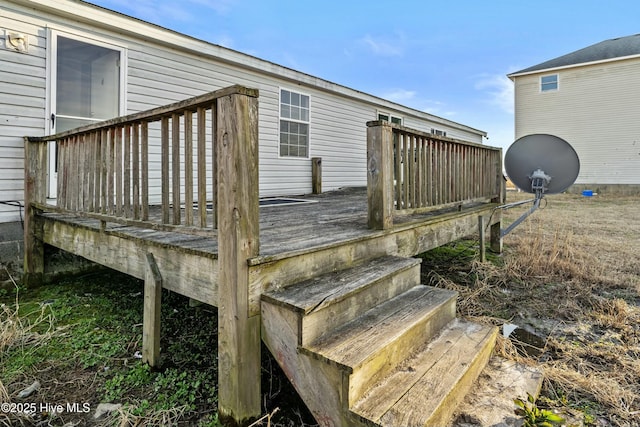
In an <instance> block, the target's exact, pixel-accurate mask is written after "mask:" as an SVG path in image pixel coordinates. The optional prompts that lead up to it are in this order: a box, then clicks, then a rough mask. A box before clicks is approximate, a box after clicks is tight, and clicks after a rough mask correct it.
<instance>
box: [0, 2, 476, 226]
mask: <svg viewBox="0 0 640 427" xmlns="http://www.w3.org/2000/svg"><path fill="white" fill-rule="evenodd" d="M0 9H1V10H2V13H0V28H2V29H6V30H9V31H17V32H21V33H25V34H28V35H29V37H30V48H29V52H28V53H27V54H22V53H17V52H12V51H10V50H7V49H5V48H4V43H2V44H1V45H0V63H1V64H2V67H0V95H1V97H2V98H1V99H2V101H1V103H0V120H2V122H1V123H2V125H1V126H0V149H1V150H2V152H1V154H0V200H22V199H23V190H22V188H23V185H24V184H23V140H22V137H23V136H25V135H29V136H41V135H44V134H45V133H46V130H45V121H46V117H47V114H46V113H47V111H46V108H47V107H46V104H45V101H46V68H45V65H46V63H45V58H46V46H47V41H46V39H45V35H46V34H47V30H46V29H47V28H52V29H55V30H56V31H60V32H75V33H79V34H87V35H88V36H91V37H94V38H96V39H99V40H104V41H108V42H110V43H112V44H113V45H116V46H123V47H126V49H127V51H126V53H127V55H126V61H127V64H126V70H127V75H126V82H127V86H126V93H125V95H124V97H125V99H126V106H125V110H126V111H125V113H126V114H132V113H137V112H140V111H143V110H146V109H149V108H153V107H157V106H161V105H166V104H168V103H172V102H176V101H180V100H184V99H186V98H189V97H192V96H196V95H200V94H203V93H206V92H210V91H213V90H216V89H220V88H223V87H227V86H230V85H234V84H240V85H244V86H247V87H251V88H256V89H258V90H259V92H260V98H259V103H258V105H259V135H260V144H259V159H260V164H259V168H260V195H261V196H277V195H296V194H305V193H309V192H311V160H309V159H300V158H289V157H280V156H279V138H280V136H279V121H280V112H279V107H280V106H279V96H280V88H291V89H293V88H294V87H295V88H296V90H297V89H298V88H299V89H300V91H301V92H302V93H304V94H306V95H308V96H309V97H310V99H311V102H310V111H309V115H310V118H311V119H312V122H311V123H310V127H309V140H310V141H311V143H310V144H309V153H308V157H322V173H323V177H322V178H323V182H322V186H323V190H324V191H330V190H334V189H338V188H340V187H345V186H364V185H366V182H367V174H366V122H367V121H370V120H373V119H374V118H375V117H376V114H377V111H389V112H390V114H393V115H394V116H397V117H402V118H403V125H405V126H408V127H413V128H416V129H419V130H423V131H427V132H428V131H429V129H430V128H431V127H435V126H438V128H442V129H446V131H447V134H448V135H451V136H454V135H455V136H454V137H459V138H460V139H466V140H470V141H473V142H482V133H481V132H480V131H477V130H474V129H472V128H469V127H467V126H464V125H460V124H456V123H455V122H450V121H447V120H445V119H439V118H437V117H433V116H429V115H428V114H426V113H422V112H420V111H417V110H412V109H409V108H405V107H402V106H399V105H398V104H394V103H391V102H388V101H385V100H382V99H380V98H377V97H374V96H371V95H367V94H363V93H361V92H357V91H354V90H352V89H349V88H346V87H344V86H340V85H337V84H334V83H330V82H327V81H325V80H322V79H318V78H316V77H313V76H310V75H308V74H304V73H299V72H296V71H293V70H290V69H287V68H284V67H280V66H278V65H276V64H273V63H270V62H267V61H262V60H259V59H257V58H254V57H250V56H247V55H244V54H241V53H239V52H235V51H232V50H228V49H224V48H221V47H219V46H216V45H212V44H208V43H204V42H201V41H198V40H196V39H193V38H190V37H184V36H182V35H180V34H177V33H175V32H172V31H168V30H165V29H161V28H159V27H155V26H152V25H147V24H145V23H143V22H140V21H137V20H132V19H128V18H126V17H124V16H122V15H119V14H112V13H109V12H108V11H105V10H103V9H100V8H97V7H92V6H90V5H88V4H84V3H78V2H75V1H74V2H70V1H67V0H57V1H56V2H55V4H54V3H51V8H50V9H48V11H47V12H43V11H39V10H38V9H37V8H30V7H23V6H18V5H15V4H14V3H11V2H7V1H4V2H3V3H2V5H1V6H0ZM56 9H58V10H66V11H69V12H70V13H75V14H79V15H82V16H83V19H75V17H71V16H56V15H54V14H53V11H54V10H56ZM63 15H64V13H63ZM91 20H95V21H94V22H92V21H91ZM110 26H116V28H112V29H108V28H109V27H110ZM3 36H4V34H3V33H2V32H0V37H3ZM234 62H235V64H234ZM7 100H10V101H7ZM7 123H8V124H7ZM150 134H151V136H153V129H151V131H150ZM150 161H151V165H150V170H151V173H152V176H151V179H150V190H151V192H152V194H151V200H152V201H158V199H159V194H160V186H161V183H160V167H159V165H160V149H159V144H156V145H154V146H152V147H151V155H150ZM3 209H5V208H3V207H2V206H0V221H9V220H13V219H16V220H17V219H19V216H18V212H17V210H15V209H14V210H13V212H12V213H11V218H9V217H8V216H6V215H5V216H2V212H3Z"/></svg>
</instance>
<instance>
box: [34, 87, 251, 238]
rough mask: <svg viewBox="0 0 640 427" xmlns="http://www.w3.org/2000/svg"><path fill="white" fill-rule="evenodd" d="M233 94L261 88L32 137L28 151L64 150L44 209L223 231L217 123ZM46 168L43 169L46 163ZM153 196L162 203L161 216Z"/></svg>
mask: <svg viewBox="0 0 640 427" xmlns="http://www.w3.org/2000/svg"><path fill="white" fill-rule="evenodd" d="M232 93H242V94H245V95H248V96H254V97H255V96H257V91H256V90H253V89H246V88H243V87H239V86H233V87H230V88H226V89H222V90H218V91H215V92H211V93H207V94H205V95H201V96H197V97H194V98H191V99H188V100H185V101H181V102H177V103H174V104H171V105H167V106H163V107H159V108H155V109H152V110H149V111H145V112H142V113H137V114H132V115H129V116H124V117H119V118H116V119H112V120H107V121H105V122H101V123H96V124H92V125H89V126H85V127H82V128H77V129H72V130H69V131H66V132H62V133H59V134H56V135H51V136H45V137H38V138H33V137H29V138H26V145H27V150H26V151H27V152H34V151H37V149H36V150H34V149H35V148H36V147H35V146H38V145H39V147H38V149H40V150H44V149H45V146H46V143H49V142H55V143H56V147H57V155H56V157H57V161H56V169H57V177H58V178H57V191H56V193H57V194H56V198H55V204H47V201H46V198H44V197H42V195H41V197H39V200H37V202H36V201H34V202H35V203H39V206H37V207H39V208H41V209H43V210H49V211H56V212H63V213H64V212H67V213H73V214H75V215H81V216H86V217H92V218H96V219H100V220H103V221H110V222H116V223H124V224H131V225H133V224H135V225H137V226H141V227H149V228H156V229H169V230H171V229H175V228H180V229H181V230H182V231H185V232H195V233H199V232H202V230H211V229H213V228H216V227H217V215H216V213H217V209H216V194H217V174H216V170H217V158H216V153H217V148H216V144H217V139H218V138H217V136H216V128H217V123H218V121H219V120H221V117H224V116H225V115H226V114H228V113H227V112H224V111H219V109H218V106H217V101H218V99H220V98H221V97H223V96H227V95H229V94H232ZM150 141H151V142H150ZM29 146H31V147H29ZM158 146H159V153H158ZM29 148H31V149H29ZM158 163H159V165H158ZM150 168H151V170H150ZM38 169H39V171H40V173H42V172H43V171H44V170H46V166H45V165H39V166H38ZM158 169H160V174H159V176H158V174H157V170H158ZM31 172H35V171H31ZM158 187H160V188H159V191H158ZM39 191H43V190H42V189H40V190H39ZM154 198H155V199H156V200H153V199H154ZM150 199H151V202H152V203H151V204H159V205H160V209H159V212H158V213H157V215H155V216H154V215H153V213H150V211H149V206H150Z"/></svg>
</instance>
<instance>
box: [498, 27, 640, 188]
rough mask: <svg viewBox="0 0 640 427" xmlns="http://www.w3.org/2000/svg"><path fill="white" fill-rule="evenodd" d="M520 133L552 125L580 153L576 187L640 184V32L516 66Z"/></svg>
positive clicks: (550, 128)
mask: <svg viewBox="0 0 640 427" xmlns="http://www.w3.org/2000/svg"><path fill="white" fill-rule="evenodd" d="M508 77H509V78H510V79H511V80H512V81H513V82H514V86H515V136H516V138H520V137H521V136H524V135H528V134H533V133H548V134H553V135H556V136H559V137H561V138H563V139H565V140H566V141H567V142H569V143H570V144H571V145H572V146H573V148H574V149H575V150H576V152H577V153H578V156H579V157H580V163H581V170H580V175H579V176H578V179H577V181H576V185H575V186H574V187H573V189H574V190H581V189H585V188H589V189H593V190H594V191H600V192H630V191H631V192H638V191H640V120H638V118H639V117H640V102H639V101H638V100H640V34H637V35H633V36H628V37H620V38H616V39H611V40H605V41H603V42H600V43H596V44H594V45H592V46H589V47H586V48H584V49H580V50H577V51H575V52H572V53H569V54H567V55H563V56H560V57H558V58H555V59H551V60H549V61H546V62H543V63H541V64H538V65H535V66H533V67H529V68H525V69H524V70H520V71H517V72H515V73H511V74H509V75H508Z"/></svg>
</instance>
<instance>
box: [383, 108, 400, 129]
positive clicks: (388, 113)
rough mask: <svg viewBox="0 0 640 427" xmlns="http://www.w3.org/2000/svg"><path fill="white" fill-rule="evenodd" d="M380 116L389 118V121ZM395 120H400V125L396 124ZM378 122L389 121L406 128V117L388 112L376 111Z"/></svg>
mask: <svg viewBox="0 0 640 427" xmlns="http://www.w3.org/2000/svg"><path fill="white" fill-rule="evenodd" d="M380 116H387V117H388V118H389V120H387V119H383V118H381V117H380ZM393 119H396V120H399V121H400V123H396V122H394V121H393ZM376 120H384V121H388V122H389V123H395V124H397V125H400V126H404V117H402V116H397V115H395V114H391V113H390V112H388V111H383V110H376Z"/></svg>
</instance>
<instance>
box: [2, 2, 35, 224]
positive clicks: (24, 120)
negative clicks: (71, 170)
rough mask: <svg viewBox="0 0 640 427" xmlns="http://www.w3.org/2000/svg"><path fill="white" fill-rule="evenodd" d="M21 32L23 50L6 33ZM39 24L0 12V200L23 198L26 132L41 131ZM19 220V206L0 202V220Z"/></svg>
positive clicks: (21, 199) (20, 199)
mask: <svg viewBox="0 0 640 427" xmlns="http://www.w3.org/2000/svg"><path fill="white" fill-rule="evenodd" d="M12 32H15V33H20V34H23V35H24V36H25V37H26V38H27V40H28V42H29V47H28V51H27V52H26V53H21V52H18V51H15V50H13V49H10V48H8V47H7V45H6V40H5V37H6V35H7V34H8V33H12ZM42 36H43V32H42V28H41V27H40V26H39V25H38V24H34V23H33V22H31V21H30V20H29V19H25V18H24V17H23V16H21V15H20V14H13V13H10V12H5V11H4V10H3V11H1V12H0V64H2V65H1V66H0V99H2V102H1V103H0V201H9V200H16V201H21V202H22V201H23V200H24V143H23V140H22V137H23V136H25V135H43V133H44V127H45V120H44V117H45V99H46V69H45V64H46V39H45V38H44V37H42ZM19 220H20V209H19V208H17V207H11V206H7V205H4V204H0V222H11V221H19Z"/></svg>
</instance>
